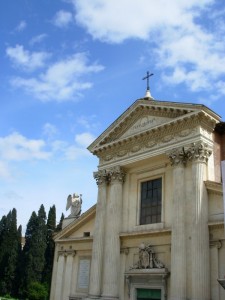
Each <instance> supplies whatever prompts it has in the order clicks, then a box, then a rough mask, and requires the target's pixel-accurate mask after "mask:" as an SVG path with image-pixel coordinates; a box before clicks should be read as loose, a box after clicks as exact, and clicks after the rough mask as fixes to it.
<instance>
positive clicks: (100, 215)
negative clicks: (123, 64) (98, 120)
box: [50, 90, 225, 300]
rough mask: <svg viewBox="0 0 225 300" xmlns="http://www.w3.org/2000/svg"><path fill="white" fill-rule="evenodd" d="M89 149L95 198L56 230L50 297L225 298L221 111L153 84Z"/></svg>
mask: <svg viewBox="0 0 225 300" xmlns="http://www.w3.org/2000/svg"><path fill="white" fill-rule="evenodd" d="M88 149H89V151H90V152H91V153H93V154H94V155H96V156H97V157H98V158H99V166H98V170H97V171H96V172H94V178H95V180H96V183H97V185H98V199H97V204H96V205H94V206H93V207H91V208H90V209H89V210H87V211H86V212H84V213H83V214H81V215H80V216H79V217H74V216H70V217H69V218H66V219H65V220H64V226H63V229H62V231H61V232H59V233H58V234H57V235H56V236H55V246H56V247H55V258H54V268H53V275H52V287H51V298H50V299H51V300H69V299H70V300H80V299H83V298H86V299H100V298H101V299H103V300H116V299H120V300H147V299H148V300H155V299H161V300H166V299H168V300H222V299H225V290H224V289H223V288H222V287H221V286H220V284H219V283H218V281H217V279H218V278H225V277H224V276H225V238H224V237H225V235H224V206H223V187H222V179H221V161H222V160H225V123H224V122H222V121H221V119H220V116H219V115H218V114H217V113H215V112H213V111H212V110H211V109H209V108H208V107H206V106H204V105H200V104H191V103H180V102H167V101H158V100H154V99H153V98H152V97H151V94H150V91H149V90H147V93H146V96H145V97H144V98H141V99H138V100H136V101H135V102H134V103H133V104H132V105H131V106H130V107H129V108H128V109H127V110H126V111H125V112H124V113H123V114H122V115H121V116H120V117H119V118H118V119H116V120H115V121H114V122H113V123H112V124H111V125H110V126H109V127H108V128H107V129H106V130H105V131H104V132H103V133H102V134H101V135H100V136H99V137H98V138H97V139H96V140H95V141H94V142H93V143H92V144H91V145H90V146H89V147H88ZM93 180H94V179H93Z"/></svg>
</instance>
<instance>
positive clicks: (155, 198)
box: [140, 178, 162, 225]
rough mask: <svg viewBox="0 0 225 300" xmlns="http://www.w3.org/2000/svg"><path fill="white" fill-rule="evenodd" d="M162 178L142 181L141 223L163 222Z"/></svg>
mask: <svg viewBox="0 0 225 300" xmlns="http://www.w3.org/2000/svg"><path fill="white" fill-rule="evenodd" d="M161 211H162V178H157V179H153V180H149V181H145V182H142V183H141V209H140V225H143V224H153V223H160V222H161Z"/></svg>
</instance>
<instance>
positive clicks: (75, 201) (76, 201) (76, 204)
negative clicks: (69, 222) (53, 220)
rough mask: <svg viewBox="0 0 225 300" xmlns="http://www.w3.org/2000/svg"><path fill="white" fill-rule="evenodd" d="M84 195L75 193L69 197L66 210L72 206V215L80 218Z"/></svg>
mask: <svg viewBox="0 0 225 300" xmlns="http://www.w3.org/2000/svg"><path fill="white" fill-rule="evenodd" d="M81 204H82V195H81V194H80V195H78V194H76V193H74V194H73V195H72V196H71V195H69V196H68V197H67V204H66V210H68V209H69V208H70V207H71V214H70V215H69V216H70V217H76V218H78V217H79V216H80V214H81Z"/></svg>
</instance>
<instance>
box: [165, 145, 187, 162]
mask: <svg viewBox="0 0 225 300" xmlns="http://www.w3.org/2000/svg"><path fill="white" fill-rule="evenodd" d="M167 155H168V158H169V160H170V162H171V165H172V166H177V165H186V163H187V160H188V155H187V153H186V152H185V150H184V147H182V148H177V149H173V150H172V151H171V152H170V153H168V154H167Z"/></svg>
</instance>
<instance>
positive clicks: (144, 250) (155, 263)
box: [130, 243, 164, 269]
mask: <svg viewBox="0 0 225 300" xmlns="http://www.w3.org/2000/svg"><path fill="white" fill-rule="evenodd" d="M138 256H139V260H138V262H137V263H136V264H135V265H134V266H133V267H131V268H130V269H162V268H164V264H163V263H162V262H161V261H159V260H158V259H157V258H156V254H155V251H154V249H153V247H152V246H151V245H148V246H146V245H145V244H144V243H141V245H140V246H139V252H138Z"/></svg>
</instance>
